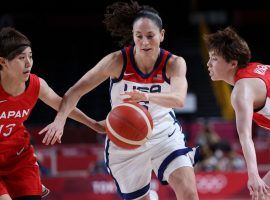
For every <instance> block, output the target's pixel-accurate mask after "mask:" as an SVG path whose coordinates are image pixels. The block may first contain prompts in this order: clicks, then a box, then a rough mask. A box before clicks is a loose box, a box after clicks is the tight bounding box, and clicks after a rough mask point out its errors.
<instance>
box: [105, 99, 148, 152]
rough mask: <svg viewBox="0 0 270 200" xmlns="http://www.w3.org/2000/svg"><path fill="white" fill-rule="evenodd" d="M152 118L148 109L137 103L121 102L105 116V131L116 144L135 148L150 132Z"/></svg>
mask: <svg viewBox="0 0 270 200" xmlns="http://www.w3.org/2000/svg"><path fill="white" fill-rule="evenodd" d="M152 129H153V120H152V117H151V115H150V113H149V112H148V110H147V109H146V108H145V107H144V106H142V105H140V104H138V103H122V104H120V105H118V106H116V107H114V108H113V109H112V110H111V111H110V113H109V114H108V116H107V118H106V132H107V135H108V137H109V139H110V140H111V141H112V142H113V143H115V144H116V145H117V146H119V147H122V148H125V149H135V148H138V147H139V146H141V145H142V144H144V143H145V142H146V141H147V139H148V138H149V137H150V135H151V134H152Z"/></svg>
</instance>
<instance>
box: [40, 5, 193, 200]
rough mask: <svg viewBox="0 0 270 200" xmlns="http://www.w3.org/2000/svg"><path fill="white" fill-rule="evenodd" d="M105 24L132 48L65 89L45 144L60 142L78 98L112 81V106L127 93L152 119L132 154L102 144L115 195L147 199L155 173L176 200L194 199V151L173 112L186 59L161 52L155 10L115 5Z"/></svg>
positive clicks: (182, 91)
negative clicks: (145, 137) (149, 130)
mask: <svg viewBox="0 0 270 200" xmlns="http://www.w3.org/2000/svg"><path fill="white" fill-rule="evenodd" d="M104 23H105V24H106V27H107V29H108V30H109V31H110V32H111V34H112V35H113V36H119V37H121V38H122V40H121V45H123V46H125V45H127V44H129V45H130V46H126V47H125V48H123V49H121V50H119V51H116V52H113V53H111V54H109V55H107V56H105V57H104V58H103V59H101V60H100V61H99V62H98V63H97V64H96V66H95V67H94V68H92V69H90V70H89V71H88V72H87V73H86V74H85V75H84V76H83V77H82V78H81V79H80V80H79V81H78V82H77V83H76V84H75V85H74V86H72V87H71V88H70V89H69V90H68V91H67V93H66V94H65V96H64V99H63V101H62V104H61V108H60V111H59V112H58V114H57V116H56V118H55V120H54V122H53V123H51V124H49V125H48V126H47V127H45V128H44V129H43V130H42V131H41V133H44V132H46V135H45V137H44V140H43V142H44V143H46V144H50V143H51V144H54V143H55V142H56V141H58V140H60V139H61V136H62V134H63V127H64V124H65V121H66V118H67V116H68V114H69V113H70V111H71V110H72V109H73V108H74V107H75V106H76V104H77V103H78V101H79V99H80V98H81V97H82V96H83V95H84V94H86V93H88V92H90V91H91V90H93V89H94V88H95V87H97V86H98V85H99V84H101V83H102V82H103V81H105V80H106V79H108V78H110V80H111V84H110V93H111V103H112V106H115V105H117V104H119V103H121V102H123V96H122V94H126V95H128V96H129V98H126V99H125V101H136V102H140V103H141V104H143V105H145V106H146V107H148V110H149V111H150V113H151V115H152V118H153V121H154V129H153V134H152V136H151V138H150V139H149V140H148V141H147V142H146V143H145V144H144V145H142V146H141V147H139V148H137V149H135V150H125V149H122V148H119V147H117V146H116V145H115V144H113V143H112V142H111V141H110V140H107V142H106V148H105V150H106V153H105V157H106V158H105V160H106V164H107V167H108V170H109V172H110V174H111V175H112V177H113V179H114V181H115V183H116V186H117V189H118V192H119V194H120V195H121V196H122V198H123V199H141V200H149V199H150V195H149V189H150V180H151V174H152V170H153V171H154V172H155V173H156V175H157V177H158V178H159V180H160V181H161V182H162V183H164V184H167V183H169V185H170V186H171V187H172V189H173V190H174V192H175V194H176V196H177V199H187V200H194V199H198V194H197V190H196V181H195V175H194V170H193V166H192V164H193V163H192V162H191V159H190V158H189V156H188V155H187V153H188V152H192V149H191V148H187V147H186V146H185V142H184V135H183V134H182V132H181V127H180V125H179V123H178V122H177V120H176V117H175V114H174V112H173V110H172V108H175V107H182V106H183V105H184V101H185V98H186V94H187V80H186V63H185V60H184V59H183V58H182V57H178V56H176V55H173V54H171V53H170V52H168V51H166V50H163V49H161V48H160V43H161V42H162V41H163V39H164V33H165V31H164V29H163V28H162V20H161V18H160V16H159V15H158V13H157V11H156V10H154V9H153V8H151V7H149V6H140V5H139V4H138V3H137V2H133V1H132V2H131V3H124V2H116V3H114V4H112V5H110V6H108V7H107V13H106V14H105V20H104ZM132 39H133V41H132ZM131 41H132V43H131ZM133 42H134V43H133ZM131 172H132V173H131Z"/></svg>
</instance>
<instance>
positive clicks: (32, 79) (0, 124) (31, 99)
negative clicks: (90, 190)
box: [0, 27, 103, 200]
mask: <svg viewBox="0 0 270 200" xmlns="http://www.w3.org/2000/svg"><path fill="white" fill-rule="evenodd" d="M32 65H33V59H32V50H31V43H30V41H29V40H28V38H27V37H26V36H24V35H23V34H22V33H20V32H18V31H17V30H15V29H13V28H10V27H7V28H3V29H1V31H0V200H11V198H12V199H15V200H40V199H41V195H43V196H46V195H47V194H48V192H49V191H48V190H47V189H46V187H44V186H42V185H41V182H40V174H39V166H38V164H37V159H36V157H35V155H34V150H33V147H32V146H31V145H30V139H29V133H28V132H27V131H26V129H25V127H24V125H23V123H24V121H25V120H27V118H28V117H29V115H30V113H31V110H32V109H33V107H34V106H35V104H36V101H37V100H38V98H39V99H41V100H42V101H43V102H44V103H46V104H48V105H49V106H51V107H52V108H54V109H56V110H57V109H58V108H59V105H60V102H61V98H60V97H59V96H58V95H57V94H56V93H55V92H54V91H53V90H52V89H51V88H50V87H49V86H48V85H47V83H46V82H45V81H44V80H43V79H41V78H39V77H38V76H36V75H34V74H31V68H32ZM71 117H72V118H73V119H75V120H77V121H79V122H81V123H84V124H85V125H87V126H89V127H90V128H93V129H95V130H96V131H98V132H102V130H103V127H102V126H100V125H99V124H98V123H96V122H95V121H94V120H92V119H90V118H88V117H87V116H86V115H84V114H83V113H82V112H80V111H79V110H78V109H76V110H74V111H73V112H72V113H71Z"/></svg>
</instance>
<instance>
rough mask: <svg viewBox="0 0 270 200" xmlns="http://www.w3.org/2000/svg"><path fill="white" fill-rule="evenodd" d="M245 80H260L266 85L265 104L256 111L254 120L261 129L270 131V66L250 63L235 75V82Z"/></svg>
mask: <svg viewBox="0 0 270 200" xmlns="http://www.w3.org/2000/svg"><path fill="white" fill-rule="evenodd" d="M243 78H258V79H260V80H262V81H263V82H264V83H265V86H266V91H267V94H266V99H265V104H264V105H263V106H262V107H261V108H259V109H256V110H255V111H254V114H253V120H254V121H255V122H256V123H257V124H258V125H259V126H261V127H264V128H266V129H270V65H264V64H261V63H249V65H248V66H247V67H246V68H243V69H239V70H238V71H237V73H236V75H235V82H236V81H238V80H240V79H243Z"/></svg>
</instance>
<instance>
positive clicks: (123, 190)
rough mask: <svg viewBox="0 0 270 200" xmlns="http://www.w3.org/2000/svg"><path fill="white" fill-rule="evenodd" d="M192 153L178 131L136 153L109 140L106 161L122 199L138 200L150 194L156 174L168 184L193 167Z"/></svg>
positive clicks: (162, 181) (158, 139) (165, 135)
mask: <svg viewBox="0 0 270 200" xmlns="http://www.w3.org/2000/svg"><path fill="white" fill-rule="evenodd" d="M177 127H178V126H177ZM191 150H192V149H191V148H188V147H186V146H185V142H184V134H183V133H181V131H180V128H177V129H176V130H174V132H171V131H170V132H168V133H163V137H161V138H154V137H153V138H151V139H150V140H148V141H147V142H146V143H145V144H144V145H142V146H141V147H139V148H137V149H134V150H125V149H122V148H119V147H118V146H116V145H115V144H114V143H112V142H111V141H110V140H109V139H107V141H106V147H105V161H106V165H107V169H108V171H109V173H110V174H111V175H112V177H113V179H114V181H115V183H116V186H117V190H118V192H119V194H120V195H121V196H122V198H123V199H126V200H129V199H138V198H141V197H143V196H145V195H147V194H148V192H149V189H150V181H151V175H152V171H154V172H155V174H156V175H157V177H158V179H159V180H160V181H161V183H162V184H167V181H168V179H169V176H170V174H171V173H172V172H173V171H174V170H176V169H178V168H180V167H186V166H188V167H193V166H192V164H191V161H190V159H189V157H188V156H187V155H186V153H188V152H189V151H191Z"/></svg>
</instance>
